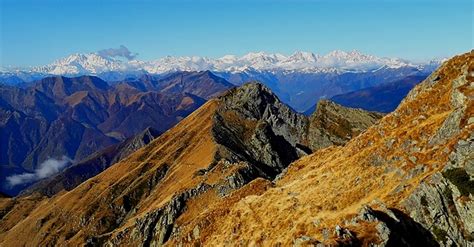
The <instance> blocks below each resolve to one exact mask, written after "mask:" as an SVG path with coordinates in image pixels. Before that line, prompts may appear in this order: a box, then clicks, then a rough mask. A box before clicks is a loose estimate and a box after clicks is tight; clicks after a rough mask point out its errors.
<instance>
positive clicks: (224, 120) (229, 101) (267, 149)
mask: <svg viewBox="0 0 474 247" xmlns="http://www.w3.org/2000/svg"><path fill="white" fill-rule="evenodd" d="M219 100H221V101H222V106H221V107H220V108H219V109H218V110H217V112H216V114H215V116H214V125H213V129H212V133H213V137H214V140H215V141H216V143H217V144H218V145H219V148H218V151H217V153H216V157H215V159H216V162H217V161H219V160H221V159H224V160H227V161H229V162H232V163H236V162H239V161H246V162H248V163H249V164H251V165H252V166H251V169H255V173H256V174H259V175H260V176H261V177H265V178H274V177H275V176H276V175H277V174H278V173H280V172H281V171H282V170H283V169H284V168H286V167H287V166H288V165H289V164H290V163H291V162H292V161H294V160H296V159H297V158H299V157H301V155H304V154H308V148H305V147H304V146H303V143H304V142H305V134H306V133H305V131H306V127H307V125H308V119H307V118H306V117H305V116H303V115H301V114H298V113H296V112H294V111H293V110H291V108H289V107H288V106H287V105H285V104H283V103H282V102H281V101H280V100H279V99H278V98H277V97H276V96H275V95H274V94H273V93H272V92H271V91H270V90H269V89H268V88H266V87H265V86H264V85H262V84H259V83H248V84H245V85H243V86H242V87H240V88H237V89H233V90H230V91H229V92H227V93H226V94H225V95H224V96H222V97H220V98H219Z"/></svg>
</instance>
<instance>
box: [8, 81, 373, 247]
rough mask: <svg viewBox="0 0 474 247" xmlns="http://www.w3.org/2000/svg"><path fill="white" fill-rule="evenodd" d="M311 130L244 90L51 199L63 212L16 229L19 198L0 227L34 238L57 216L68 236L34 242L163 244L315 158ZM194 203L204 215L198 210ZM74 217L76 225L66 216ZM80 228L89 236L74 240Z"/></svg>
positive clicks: (41, 212) (270, 99)
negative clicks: (213, 209) (219, 203)
mask: <svg viewBox="0 0 474 247" xmlns="http://www.w3.org/2000/svg"><path fill="white" fill-rule="evenodd" d="M373 121H377V120H376V119H374V120H373ZM308 125H309V119H308V118H307V117H305V116H303V115H301V114H299V113H296V112H294V111H292V110H291V108H290V107H288V106H286V105H284V104H283V103H282V102H281V101H280V100H279V99H278V98H277V97H276V96H275V95H274V94H273V93H272V92H271V91H270V90H269V89H268V88H267V87H265V86H264V85H262V84H255V83H249V84H245V85H243V86H241V87H239V88H234V89H230V90H229V91H227V92H226V93H224V94H223V95H221V96H219V97H217V98H214V99H212V100H210V101H208V102H206V103H205V104H204V105H203V106H202V107H200V108H199V109H198V110H196V111H195V112H193V113H191V114H190V115H189V116H188V117H186V118H185V119H184V120H183V121H180V122H179V123H178V124H177V125H176V126H175V127H173V128H171V129H170V130H168V131H167V132H165V133H163V134H162V135H161V136H160V137H158V138H156V139H155V140H153V141H152V142H151V143H149V144H148V145H147V146H145V147H143V148H141V149H140V150H138V151H137V152H135V153H133V154H131V155H130V156H128V157H127V158H125V159H124V160H122V161H121V162H119V163H117V164H115V165H113V166H111V167H110V168H109V169H107V170H105V171H104V172H102V173H100V174H99V175H97V176H95V177H93V178H91V179H89V180H87V181H85V182H84V183H82V184H80V185H79V186H78V187H76V188H74V189H73V190H71V191H69V192H67V193H59V194H56V195H54V196H53V197H52V198H51V199H48V200H50V201H49V202H50V203H48V204H49V205H55V206H53V207H61V208H62V209H59V208H56V209H53V208H49V207H47V208H42V207H41V206H39V207H38V208H36V209H32V210H31V213H27V214H29V217H27V218H25V219H24V220H22V221H20V222H19V223H18V225H17V226H15V227H13V226H14V225H15V224H17V223H14V222H12V220H13V218H11V216H13V215H17V214H19V213H21V212H22V210H23V209H24V208H23V207H20V205H21V204H22V203H27V202H23V200H26V199H27V198H32V197H31V196H30V197H26V198H24V199H23V198H19V199H18V202H17V203H19V204H14V206H11V208H13V209H11V210H10V211H9V213H8V214H7V215H6V216H5V217H4V218H3V219H0V227H3V228H2V230H3V231H4V232H10V231H12V232H11V233H12V234H13V232H14V231H16V230H19V229H21V230H20V231H22V232H23V231H24V232H23V234H26V235H28V233H26V232H28V231H30V230H33V228H30V227H31V226H32V225H31V224H30V223H28V221H30V220H33V221H36V220H34V219H36V218H37V217H39V218H43V217H45V216H46V215H50V216H47V219H46V220H44V221H43V223H41V226H40V228H41V230H40V231H43V230H44V231H49V230H47V229H51V228H50V227H53V228H56V227H57V228H56V229H58V230H59V229H60V230H59V231H64V235H62V234H61V236H58V237H54V236H51V235H45V236H44V237H45V238H43V237H39V236H43V235H41V234H36V236H38V237H37V238H35V240H33V242H35V243H36V241H38V243H39V242H42V243H56V244H60V243H65V242H68V243H70V244H82V243H89V244H91V245H101V244H105V243H107V242H109V243H111V244H115V245H118V244H126V243H128V244H131V245H136V244H140V243H141V244H144V245H148V244H160V243H164V242H167V240H168V239H169V238H170V236H171V235H172V232H173V231H174V230H173V229H175V228H176V227H175V222H176V224H178V223H179V222H181V220H180V219H181V218H183V217H187V216H189V214H190V213H191V212H192V211H193V210H199V205H201V204H200V203H199V201H202V200H205V198H216V199H217V198H220V197H223V196H226V195H229V194H230V193H231V192H233V191H235V190H237V189H239V188H240V187H242V186H243V185H245V184H247V183H249V182H250V181H253V180H255V179H258V180H259V181H260V180H264V181H269V179H275V178H277V175H278V174H279V173H281V172H283V171H284V170H285V169H286V167H287V166H288V165H289V164H290V163H291V162H292V161H294V160H296V159H298V158H299V157H301V156H304V155H307V154H308V153H310V152H312V150H311V149H309V148H305V147H311V146H312V144H311V143H310V142H308V139H310V135H309V134H307V131H308V130H307V126H308ZM343 137H345V134H344V135H343ZM324 145H329V144H324ZM321 147H323V146H314V148H315V149H319V148H321ZM177 181H179V182H177ZM99 194H100V196H98V195H99ZM38 200H40V201H41V200H44V199H38ZM193 202H196V203H197V204H196V206H197V208H195V207H194V206H192V207H191V203H193ZM188 203H189V204H188ZM39 205H41V203H40V204H39ZM185 205H188V206H186V207H185ZM48 208H49V209H48ZM186 208H187V209H189V211H188V210H186ZM72 211H74V212H75V213H74V214H77V217H76V216H74V217H73V218H70V216H72V215H71V214H70V213H66V212H72ZM62 212H65V214H63V213H62ZM68 215H69V216H68ZM16 220H17V221H18V218H17V219H16ZM99 222H101V223H99ZM70 224H73V225H74V226H73V225H70ZM179 224H181V223H179ZM79 225H80V226H81V229H84V230H83V231H81V233H79V232H75V233H73V232H74V231H76V230H77V226H79ZM92 226H94V227H92ZM176 226H177V225H176ZM12 227H13V228H12ZM75 229H76V230H75ZM94 229H95V230H94ZM37 231H38V229H36V230H35V232H37ZM66 232H67V233H66ZM12 236H13V235H9V234H7V235H5V234H3V235H2V234H1V233H0V242H1V243H4V244H7V245H8V244H13V243H14V242H16V241H21V240H19V239H17V240H14V239H12V238H11V237H12ZM66 236H68V237H66ZM11 241H13V242H11ZM17 243H18V242H17Z"/></svg>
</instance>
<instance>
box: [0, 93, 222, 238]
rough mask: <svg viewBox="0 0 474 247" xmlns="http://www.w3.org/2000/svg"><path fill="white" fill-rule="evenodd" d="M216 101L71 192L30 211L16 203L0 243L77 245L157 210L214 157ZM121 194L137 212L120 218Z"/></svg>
mask: <svg viewBox="0 0 474 247" xmlns="http://www.w3.org/2000/svg"><path fill="white" fill-rule="evenodd" d="M216 105H217V102H216V101H209V102H208V103H206V104H205V105H204V106H203V107H201V108H200V109H199V110H197V111H196V112H194V113H193V114H191V115H190V116H189V117H188V118H186V119H185V120H183V121H182V122H180V123H179V124H178V125H177V126H176V127H175V128H173V129H172V130H170V131H168V132H166V133H164V134H163V135H162V136H160V137H159V138H158V139H156V140H155V141H153V142H152V143H150V145H148V146H146V147H145V148H143V149H141V150H139V151H137V152H136V153H134V154H133V155H131V156H129V157H128V158H126V159H125V160H123V161H121V162H120V163H118V164H116V165H114V169H108V170H106V171H105V172H103V173H101V174H99V175H98V176H96V177H94V178H91V179H89V180H88V181H86V182H84V183H82V184H81V185H80V186H78V187H77V188H76V189H74V190H73V191H70V192H65V193H62V194H59V195H57V196H55V197H53V198H51V199H43V200H42V201H40V202H37V204H35V206H36V208H35V209H33V210H32V208H34V207H26V205H29V204H25V203H22V202H21V201H18V205H19V206H18V207H16V208H15V207H14V208H13V210H11V211H9V212H8V213H7V215H6V216H5V217H3V218H2V219H1V221H0V225H1V226H2V231H1V232H0V246H46V245H48V246H49V245H68V246H77V245H81V244H84V243H85V242H86V238H87V237H88V236H91V235H94V236H96V235H100V234H103V233H107V232H109V231H110V230H112V229H113V228H114V227H117V226H123V227H126V226H127V225H129V223H128V222H134V217H138V216H140V215H141V214H142V213H143V212H147V211H151V210H153V209H156V208H159V207H161V206H162V204H163V203H164V202H166V201H167V200H169V199H170V198H171V197H172V196H173V195H174V194H175V193H178V192H180V191H183V190H186V189H188V188H191V187H194V186H196V184H197V183H198V182H199V181H198V179H195V176H193V175H194V174H193V172H194V171H196V170H199V169H202V168H206V167H207V166H208V165H209V164H210V162H211V160H212V158H213V156H214V151H215V146H214V144H213V141H212V140H211V137H212V135H211V134H210V127H211V124H212V121H211V120H212V119H211V117H212V115H213V113H214V111H215V108H216ZM178 164H179V165H178ZM165 167H166V168H165ZM161 169H166V170H167V171H166V176H165V177H164V178H163V180H162V181H160V182H159V183H157V184H156V188H155V187H152V186H153V185H150V184H148V183H149V181H150V180H151V181H153V179H151V178H153V177H154V176H155V177H156V176H158V177H157V178H156V179H160V177H159V174H160V170H161ZM142 187H144V188H145V189H141V190H138V191H140V192H142V194H139V195H133V197H132V195H128V194H127V193H129V192H134V193H137V192H135V191H137V188H142ZM148 187H150V188H148ZM125 198H136V199H135V200H136V203H139V205H137V207H136V208H138V210H136V211H134V212H131V213H130V214H128V215H122V216H120V215H121V214H120V213H119V212H118V211H120V210H121V209H120V206H119V205H123V204H124V202H123V200H124V199H125ZM8 200H9V199H8ZM21 200H28V198H26V199H21ZM130 203H133V202H130ZM20 206H21V208H19V207H20ZM115 206H119V207H115ZM5 208H6V207H3V208H2V209H5ZM30 210H31V211H30ZM118 217H122V218H118ZM115 222H119V223H118V224H117V223H115ZM130 224H132V223H130Z"/></svg>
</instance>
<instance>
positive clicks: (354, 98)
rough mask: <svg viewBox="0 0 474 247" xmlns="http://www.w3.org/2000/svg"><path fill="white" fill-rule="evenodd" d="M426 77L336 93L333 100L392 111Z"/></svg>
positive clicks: (354, 106) (351, 105)
mask: <svg viewBox="0 0 474 247" xmlns="http://www.w3.org/2000/svg"><path fill="white" fill-rule="evenodd" d="M425 78H426V76H409V77H406V78H404V79H402V80H397V81H394V82H389V83H384V84H381V85H378V86H375V87H370V88H366V89H362V90H359V91H355V92H350V93H346V94H341V95H336V96H334V97H332V98H331V100H332V101H334V102H336V103H338V104H341V105H343V106H347V107H353V108H362V109H364V110H368V111H378V112H392V111H393V110H395V109H396V108H397V106H398V105H399V104H400V102H401V101H402V100H403V98H405V96H406V95H407V94H408V92H410V90H411V89H412V88H413V87H415V86H416V85H417V84H418V83H420V82H421V81H423V80H424V79H425Z"/></svg>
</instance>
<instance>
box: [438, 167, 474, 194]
mask: <svg viewBox="0 0 474 247" xmlns="http://www.w3.org/2000/svg"><path fill="white" fill-rule="evenodd" d="M443 176H444V177H445V178H447V179H448V180H449V181H450V182H451V183H453V184H454V185H455V186H456V187H457V188H458V190H459V192H460V193H461V195H462V196H469V194H474V181H472V180H471V178H470V176H469V175H468V174H467V172H466V170H464V169H462V168H453V169H449V170H447V171H445V172H443Z"/></svg>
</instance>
